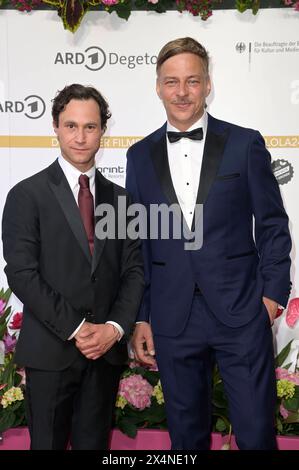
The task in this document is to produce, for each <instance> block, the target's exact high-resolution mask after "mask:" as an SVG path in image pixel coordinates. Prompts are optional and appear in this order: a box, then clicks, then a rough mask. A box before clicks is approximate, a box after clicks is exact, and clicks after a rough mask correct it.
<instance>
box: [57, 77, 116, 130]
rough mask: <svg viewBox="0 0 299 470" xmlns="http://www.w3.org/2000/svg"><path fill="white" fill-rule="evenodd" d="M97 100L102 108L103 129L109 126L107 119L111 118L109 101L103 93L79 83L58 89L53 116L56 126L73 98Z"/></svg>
mask: <svg viewBox="0 0 299 470" xmlns="http://www.w3.org/2000/svg"><path fill="white" fill-rule="evenodd" d="M90 99H93V100H95V101H96V102H97V103H98V105H99V109H100V115H101V127H102V129H103V131H105V130H106V128H107V121H108V119H109V118H111V112H110V110H109V107H108V103H107V101H106V100H105V98H104V97H103V96H102V95H101V93H100V92H99V91H98V90H96V89H95V88H93V87H91V86H84V85H80V84H78V83H73V84H72V85H68V86H65V87H64V88H63V90H61V91H58V92H57V94H56V96H55V98H54V99H53V105H52V117H53V121H54V123H55V126H56V127H58V126H59V115H60V113H62V111H63V110H64V109H65V107H66V105H67V104H68V103H69V102H70V101H71V100H90Z"/></svg>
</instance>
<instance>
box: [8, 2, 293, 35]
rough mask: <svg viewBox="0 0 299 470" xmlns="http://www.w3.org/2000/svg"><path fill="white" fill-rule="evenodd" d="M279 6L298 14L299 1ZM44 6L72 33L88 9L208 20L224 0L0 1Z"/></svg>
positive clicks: (239, 5) (244, 5) (254, 7)
mask: <svg viewBox="0 0 299 470" xmlns="http://www.w3.org/2000/svg"><path fill="white" fill-rule="evenodd" d="M266 3H267V2H266ZM280 3H281V6H284V7H291V8H294V9H295V10H296V11H299V0H280ZM45 5H47V6H50V7H53V8H54V9H56V10H57V13H58V15H59V16H60V18H61V19H62V21H63V25H64V28H65V29H67V30H69V31H71V32H73V33H74V32H75V31H76V30H77V29H78V27H79V26H80V24H81V21H82V19H83V17H84V15H85V13H86V12H87V11H89V10H90V9H93V10H95V9H99V10H104V11H106V12H108V13H112V12H115V13H116V14H117V15H118V16H119V17H120V18H123V19H125V20H127V19H128V18H129V16H130V14H131V12H132V10H146V11H156V12H157V13H165V12H166V11H167V10H173V9H176V10H178V11H179V12H180V13H182V12H183V11H189V12H190V13H191V14H192V15H193V16H200V18H201V19H202V20H207V19H208V18H209V17H210V16H211V15H212V13H213V9H215V8H221V7H223V8H225V6H224V1H223V0H0V8H1V6H4V7H5V6H12V7H14V8H16V9H17V10H19V11H23V12H30V11H31V10H34V9H41V8H42V7H43V6H45ZM271 5H272V3H271V2H269V6H271ZM260 6H261V0H235V7H236V9H237V10H238V11H239V12H241V13H243V12H244V11H246V10H248V9H250V10H251V11H252V13H253V14H254V15H256V14H257V12H258V10H259V8H260ZM229 7H231V5H229Z"/></svg>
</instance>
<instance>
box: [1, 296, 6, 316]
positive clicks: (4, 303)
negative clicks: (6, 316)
mask: <svg viewBox="0 0 299 470" xmlns="http://www.w3.org/2000/svg"><path fill="white" fill-rule="evenodd" d="M5 306H6V302H4V300H1V299H0V315H2V313H3V312H4V309H5Z"/></svg>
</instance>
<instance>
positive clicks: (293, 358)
mask: <svg viewBox="0 0 299 470" xmlns="http://www.w3.org/2000/svg"><path fill="white" fill-rule="evenodd" d="M285 321H286V323H287V325H288V326H289V328H294V326H295V325H296V323H297V322H298V321H299V298H294V299H292V300H291V301H290V302H289V305H288V310H287V315H286V318H285ZM275 361H276V384H277V404H276V432H277V434H281V435H299V340H296V339H293V340H291V341H290V342H289V343H288V344H287V345H286V346H285V347H284V348H283V349H282V351H281V352H280V353H279V354H278V356H277V357H276V359H275ZM286 361H290V362H289V363H287V364H286V365H285V363H286ZM212 405H213V410H212V413H213V429H212V430H213V431H215V432H221V433H222V434H223V435H225V434H229V435H230V434H231V432H232V431H233V430H232V427H231V424H230V421H229V413H228V401H227V398H226V396H225V392H224V386H223V382H222V379H221V376H220V374H219V370H218V368H217V367H215V369H214V373H213V393H212ZM115 425H116V427H118V428H119V429H120V430H121V431H122V432H123V433H124V434H126V435H128V436H129V437H135V436H136V433H137V430H138V428H160V429H167V422H166V413H165V407H164V398H163V391H162V387H161V382H160V376H159V371H158V370H157V368H148V367H145V366H143V365H141V364H140V363H137V362H135V361H133V360H131V361H130V363H129V367H128V368H127V369H125V371H124V372H123V374H122V377H121V381H120V385H119V390H118V395H117V400H116V408H115ZM228 448H229V446H228Z"/></svg>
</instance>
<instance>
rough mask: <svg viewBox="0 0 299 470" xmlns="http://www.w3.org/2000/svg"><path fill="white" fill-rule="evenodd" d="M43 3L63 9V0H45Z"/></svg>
mask: <svg viewBox="0 0 299 470" xmlns="http://www.w3.org/2000/svg"><path fill="white" fill-rule="evenodd" d="M43 3H46V4H47V5H51V6H53V7H60V8H62V7H63V0H43Z"/></svg>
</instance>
